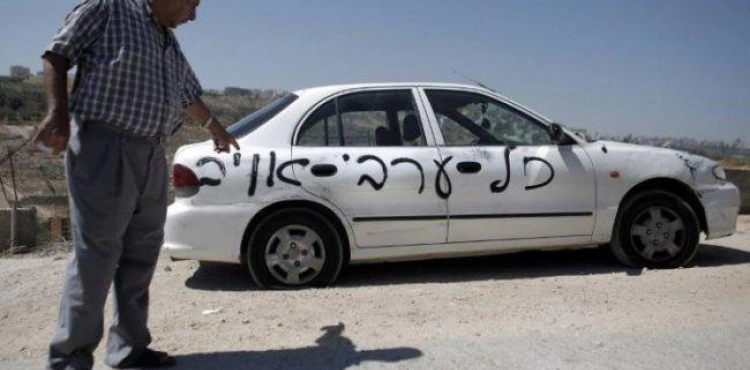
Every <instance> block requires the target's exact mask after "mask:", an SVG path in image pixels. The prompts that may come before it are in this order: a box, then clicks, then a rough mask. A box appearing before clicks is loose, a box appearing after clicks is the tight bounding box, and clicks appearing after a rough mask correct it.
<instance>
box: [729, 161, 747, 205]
mask: <svg viewBox="0 0 750 370" xmlns="http://www.w3.org/2000/svg"><path fill="white" fill-rule="evenodd" d="M726 172H727V179H728V180H729V181H731V182H732V183H734V184H735V185H736V186H737V187H738V188H740V204H741V206H740V214H743V215H747V214H750V170H726Z"/></svg>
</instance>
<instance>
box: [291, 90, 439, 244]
mask: <svg viewBox="0 0 750 370" xmlns="http://www.w3.org/2000/svg"><path fill="white" fill-rule="evenodd" d="M414 92H415V90H414V89H410V88H402V89H379V90H378V89H376V90H367V91H355V92H349V93H345V94H341V95H339V96H335V97H331V98H329V99H328V100H327V101H324V102H323V103H322V104H320V105H318V106H317V107H316V108H314V109H313V111H312V113H311V114H310V115H308V116H307V118H306V119H304V121H303V124H302V125H301V126H300V128H299V129H298V132H297V134H296V138H295V140H296V141H295V145H294V146H293V148H292V156H293V158H294V160H295V161H298V163H301V164H305V166H295V169H294V174H295V177H296V178H297V179H298V180H299V182H300V183H301V186H302V188H303V189H304V190H306V191H308V192H310V193H312V194H314V195H316V196H318V197H320V198H323V199H325V200H327V201H328V202H330V203H331V204H333V205H334V206H336V207H338V209H339V210H340V211H341V212H342V213H343V214H344V215H346V218H347V219H348V220H349V222H350V223H351V226H352V230H353V232H354V238H355V240H356V243H357V245H358V246H359V247H389V246H404V245H420V244H437V243H445V242H446V239H447V202H446V200H445V199H443V198H440V197H439V196H436V193H435V187H434V179H435V177H436V175H437V166H435V165H434V162H435V161H437V160H439V152H438V150H437V148H436V147H435V146H434V136H433V135H432V134H431V132H430V131H428V130H424V126H423V124H422V123H423V122H425V121H426V118H425V112H424V110H423V109H420V108H419V106H418V105H417V104H416V100H415V95H414Z"/></svg>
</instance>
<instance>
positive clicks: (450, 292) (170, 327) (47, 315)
mask: <svg viewBox="0 0 750 370" xmlns="http://www.w3.org/2000/svg"><path fill="white" fill-rule="evenodd" d="M69 257H70V256H69V255H67V254H57V255H53V256H38V255H37V256H25V257H14V258H5V259H0V340H2V343H3V345H2V346H0V369H33V368H37V369H41V368H43V367H44V364H45V362H44V358H45V356H46V346H47V343H48V341H49V339H50V337H51V335H52V332H53V329H54V326H55V323H56V319H57V317H56V316H57V307H58V301H59V294H60V289H61V286H62V285H61V284H62V277H63V273H64V271H65V266H66V263H67V259H68V258H69ZM749 289H750V216H743V217H741V219H740V224H739V231H738V233H737V234H735V235H734V236H732V237H730V238H724V239H720V240H712V241H708V242H705V243H704V244H703V245H702V246H701V249H700V250H699V252H698V255H697V257H696V259H695V262H694V265H693V266H691V267H690V268H684V269H677V270H668V271H667V270H633V269H625V268H623V267H621V266H619V265H618V264H616V263H615V262H612V261H611V260H609V259H608V258H607V257H606V256H605V255H604V254H603V253H601V252H600V251H598V250H576V251H561V252H527V253H518V254H511V255H501V256H493V257H484V258H470V259H453V260H441V261H428V262H409V263H396V264H380V265H367V266H354V267H351V268H350V269H349V270H348V271H347V272H346V273H345V274H344V275H342V276H341V278H340V280H339V281H338V283H337V284H336V285H335V286H334V287H331V288H327V289H310V290H301V291H284V292H269V291H259V290H257V289H256V288H255V287H254V286H253V285H252V283H251V280H250V278H249V276H247V274H246V272H244V271H243V270H242V269H241V268H239V267H235V266H231V265H228V266H227V265H199V264H198V263H197V262H172V261H169V260H168V259H161V260H160V261H159V266H158V269H157V273H156V277H155V278H154V283H153V285H152V305H151V307H152V310H151V320H150V322H151V329H152V333H153V336H154V347H156V348H158V349H162V350H167V351H170V352H172V353H173V354H174V355H176V356H177V360H178V366H177V367H176V368H177V369H221V370H228V369H312V370H323V369H326V370H331V369H332V370H338V369H354V368H357V369H410V370H413V369H417V370H419V369H425V370H426V369H665V368H670V369H747V368H750V292H749V291H748V290H749ZM108 307H111V303H110V306H108ZM109 316H111V311H110V314H109ZM109 316H108V319H109ZM101 347H102V346H100V348H99V350H97V353H96V355H97V361H98V362H97V368H104V369H106V368H107V367H105V366H104V365H102V363H101V362H100V361H101V358H102V357H103V356H102V351H101V349H102V348H101Z"/></svg>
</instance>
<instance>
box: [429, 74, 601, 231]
mask: <svg viewBox="0 0 750 370" xmlns="http://www.w3.org/2000/svg"><path fill="white" fill-rule="evenodd" d="M422 94H423V95H422V99H423V101H425V104H426V105H427V106H428V111H429V117H430V120H431V121H432V122H433V127H435V131H437V132H438V133H437V134H436V136H438V141H439V148H440V152H441V153H440V154H441V156H442V158H443V159H442V161H443V163H442V164H443V169H444V173H445V174H446V176H445V177H446V178H447V179H449V180H450V184H449V185H450V186H447V185H448V184H445V185H444V186H445V187H446V191H450V197H449V198H448V204H449V236H448V239H449V242H473V241H488V240H517V239H535V238H536V239H541V238H557V237H568V238H569V239H568V240H577V241H585V240H589V239H590V237H591V233H592V229H593V225H594V209H595V208H594V205H595V196H596V194H595V186H594V185H595V184H594V176H593V171H592V164H591V161H590V159H589V158H588V156H587V154H586V153H585V152H584V150H583V149H582V148H581V147H580V146H578V145H577V144H575V143H571V144H568V145H557V144H555V143H554V142H553V141H552V138H551V136H550V134H549V133H548V130H547V126H546V125H545V124H544V123H542V122H541V121H540V120H538V119H536V118H535V117H533V116H532V115H531V114H529V113H526V112H524V111H522V110H520V109H519V108H517V107H515V106H513V105H511V104H510V103H506V102H503V101H502V100H501V99H500V98H499V97H495V96H489V95H487V94H484V93H480V92H477V91H466V90H460V89H456V90H451V89H437V88H434V89H429V88H427V89H424V90H423V92H422ZM532 244H533V243H532Z"/></svg>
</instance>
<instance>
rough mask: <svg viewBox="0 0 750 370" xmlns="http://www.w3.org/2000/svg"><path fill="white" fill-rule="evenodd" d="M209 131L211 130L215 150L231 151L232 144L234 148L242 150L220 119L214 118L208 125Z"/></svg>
mask: <svg viewBox="0 0 750 370" xmlns="http://www.w3.org/2000/svg"><path fill="white" fill-rule="evenodd" d="M208 131H209V132H211V138H212V139H213V140H214V151H216V153H229V151H230V150H231V149H230V147H229V146H230V145H231V146H233V147H234V149H237V150H240V145H239V144H237V140H235V139H234V137H233V136H232V135H230V134H229V133H228V132H227V130H226V129H224V126H222V125H221V124H220V123H219V121H218V120H216V119H214V120H213V122H211V124H210V125H209V126H208Z"/></svg>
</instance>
